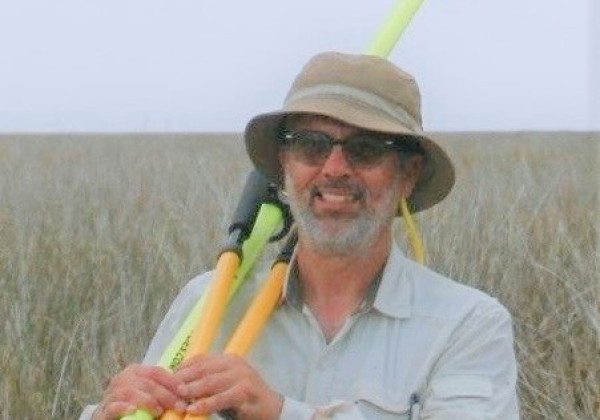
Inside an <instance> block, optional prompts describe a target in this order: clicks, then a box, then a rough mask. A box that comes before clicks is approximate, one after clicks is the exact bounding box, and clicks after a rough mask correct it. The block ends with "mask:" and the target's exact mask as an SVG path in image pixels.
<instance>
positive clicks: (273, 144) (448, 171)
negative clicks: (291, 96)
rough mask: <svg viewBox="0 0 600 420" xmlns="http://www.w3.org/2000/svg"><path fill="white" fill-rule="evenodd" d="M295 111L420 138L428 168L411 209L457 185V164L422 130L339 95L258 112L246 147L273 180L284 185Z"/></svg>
mask: <svg viewBox="0 0 600 420" xmlns="http://www.w3.org/2000/svg"><path fill="white" fill-rule="evenodd" d="M293 114H312V115H322V116H326V117H330V118H333V119H336V120H339V121H342V122H344V123H346V124H349V125H352V126H356V127H360V128H362V129H365V130H370V131H377V132H382V133H389V134H399V135H409V136H413V137H415V138H418V139H419V141H420V144H421V145H422V147H423V150H424V151H425V159H424V168H423V171H422V173H421V177H420V178H419V180H418V181H417V183H416V185H415V188H414V189H413V193H412V194H411V196H410V197H409V199H408V202H409V208H410V209H411V212H419V211H422V210H425V209H427V208H430V207H431V206H433V205H435V204H437V203H438V202H440V201H442V200H443V199H444V198H445V197H446V196H447V195H448V193H449V192H450V190H451V189H452V186H453V185H454V179H455V173H454V166H453V165H452V162H451V161H450V158H449V157H448V155H447V154H446V152H444V150H443V149H442V148H441V147H440V146H439V145H438V144H437V143H436V142H435V141H433V140H432V139H431V138H429V137H428V136H426V135H425V134H423V132H422V131H415V130H412V129H409V128H407V127H405V126H404V125H402V124H401V123H399V122H398V121H397V120H396V119H394V118H391V117H389V116H388V115H386V114H385V113H381V112H374V111H373V109H372V108H371V107H368V106H364V105H362V104H360V103H357V102H356V101H351V100H348V101H344V100H340V98H339V97H331V98H327V97H320V98H318V100H315V99H314V98H307V99H305V100H300V101H295V102H293V103H291V104H287V105H286V107H285V109H284V110H280V111H276V112H270V113H265V114H261V115H258V116H256V117H254V118H253V119H251V120H250V121H249V122H248V124H247V126H246V130H245V136H244V137H245V142H246V150H247V152H248V155H249V157H250V159H251V160H252V162H253V164H254V166H255V167H256V168H257V169H258V170H259V171H261V172H262V173H263V174H264V175H265V176H266V177H267V178H269V179H270V180H271V181H272V182H275V183H277V184H278V185H282V183H283V171H282V168H281V164H280V160H279V142H280V139H279V136H278V134H279V130H280V128H281V124H282V122H283V120H284V118H285V117H286V116H288V115H293Z"/></svg>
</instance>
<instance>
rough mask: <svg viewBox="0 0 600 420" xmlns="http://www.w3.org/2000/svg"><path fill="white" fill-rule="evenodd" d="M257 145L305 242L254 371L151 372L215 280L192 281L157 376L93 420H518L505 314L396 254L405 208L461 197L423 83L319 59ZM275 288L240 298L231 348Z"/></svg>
mask: <svg viewBox="0 0 600 420" xmlns="http://www.w3.org/2000/svg"><path fill="white" fill-rule="evenodd" d="M245 140H246V145H247V150H248V153H249V156H250V158H251V159H252V161H253V163H254V165H255V166H256V167H257V168H258V169H259V170H260V171H262V172H263V173H264V174H265V175H267V176H268V177H270V178H271V179H272V180H274V181H275V182H278V183H279V184H280V185H282V187H283V188H284V190H285V192H286V193H287V196H288V198H289V203H290V206H291V209H292V214H293V216H294V220H295V223H296V227H297V230H298V244H297V247H296V250H295V254H294V258H293V260H292V263H291V264H290V270H289V273H288V277H287V281H286V287H285V290H284V296H283V297H282V301H281V303H280V305H279V306H278V307H277V308H276V310H275V312H274V314H273V316H272V318H271V320H270V322H269V324H268V325H267V326H266V328H265V331H264V333H263V334H262V336H261V338H260V340H259V343H258V344H257V345H256V346H255V348H254V349H253V350H252V352H251V354H250V355H249V357H248V359H247V360H242V359H240V358H236V357H232V356H223V355H218V354H212V355H208V356H201V357H197V358H194V359H192V360H190V361H188V362H187V363H185V364H184V365H183V366H182V367H181V368H180V369H178V370H177V371H176V372H175V373H172V374H171V373H168V372H166V371H164V370H162V369H160V368H157V367H152V366H149V365H151V364H153V363H155V362H156V361H157V360H158V358H159V357H160V355H161V353H162V351H163V350H164V348H165V346H166V345H167V344H168V342H169V341H170V339H171V338H172V336H173V334H174V333H175V331H176V330H177V328H178V326H179V325H180V323H181V322H182V321H183V319H184V318H185V316H186V314H187V313H188V311H189V310H190V308H191V306H192V305H193V304H194V303H195V302H196V300H197V299H198V298H199V296H201V294H202V292H203V290H204V289H205V287H206V284H207V282H208V281H209V279H210V274H205V275H202V276H200V277H198V278H196V279H194V280H192V281H191V282H190V283H189V284H188V285H187V286H186V287H185V288H184V289H183V291H182V292H181V294H180V295H179V296H178V297H177V299H176V300H175V302H174V303H173V305H172V307H171V309H170V311H169V313H168V314H167V316H166V317H165V319H164V321H163V322H162V324H161V326H160V328H159V330H158V332H157V334H156V336H155V337H154V340H153V341H152V343H151V345H150V347H149V349H148V353H147V355H146V358H145V361H144V362H145V365H132V366H130V367H128V368H126V369H125V370H124V371H123V372H121V373H120V374H118V375H116V376H115V377H114V378H113V379H112V381H111V382H110V384H109V386H108V388H107V390H106V392H105V394H104V397H103V399H102V402H101V403H100V405H99V406H98V407H97V408H96V409H95V413H94V418H95V419H112V418H118V417H119V416H121V415H123V414H125V413H129V412H132V411H133V410H135V408H136V407H144V408H146V409H147V410H149V411H151V412H152V413H154V414H155V415H158V414H160V413H161V412H163V411H164V410H166V409H169V408H173V409H176V410H179V411H182V412H183V411H186V410H187V411H189V412H192V413H207V414H209V413H218V412H220V413H227V414H228V415H229V416H235V417H237V418H240V419H277V418H281V419H311V418H336V419H338V418H339V419H356V418H366V419H371V418H380V419H387V418H390V419H391V418H427V419H488V418H489V419H503V420H506V419H516V418H518V405H517V397H516V362H515V357H514V352H513V337H512V327H511V320H510V316H509V314H508V313H507V311H506V310H505V309H504V308H503V307H502V306H501V305H500V304H499V303H498V302H497V301H496V300H494V299H492V298H490V297H489V296H487V295H485V294H484V293H482V292H479V291H477V290H474V289H471V288H469V287H466V286H463V285H460V284H458V283H455V282H454V281H452V280H449V279H446V278H444V277H442V276H441V275H439V274H436V273H434V272H432V271H430V270H428V269H427V268H425V267H423V266H421V265H419V264H417V263H415V262H413V261H411V260H409V259H408V258H406V257H405V256H403V255H402V253H401V252H400V251H399V249H398V248H397V246H396V245H395V244H394V243H393V240H392V224H393V221H394V218H395V217H396V216H397V215H398V210H397V209H398V203H399V201H400V200H401V199H407V200H408V203H409V205H410V207H411V208H412V210H413V211H421V210H424V209H426V208H428V207H431V206H432V205H434V204H436V203H438V202H439V201H441V200H442V199H443V198H444V197H445V196H446V195H447V194H448V193H449V191H450V189H451V187H452V185H453V183H454V170H453V167H452V164H451V162H450V160H449V158H448V157H447V155H446V154H445V153H444V151H443V150H442V149H441V148H440V147H439V146H438V145H437V144H436V143H435V142H434V141H433V140H431V139H429V138H428V137H427V136H425V135H424V134H423V132H422V128H421V115H420V95H419V91H418V87H417V85H416V83H415V81H414V80H413V78H412V77H411V76H410V75H408V74H406V73H405V72H403V71H402V70H400V69H398V68H397V67H395V66H394V65H392V64H391V63H389V62H388V61H386V60H384V59H381V58H377V57H372V56H362V55H348V54H341V53H324V54H320V55H318V56H316V57H314V58H313V59H312V60H311V61H310V62H309V63H308V64H307V65H306V66H305V67H304V69H303V70H302V72H301V73H300V74H299V76H298V77H297V79H296V80H295V82H294V84H293V86H292V88H291V90H290V92H289V94H288V96H287V98H286V100H285V104H284V107H283V109H282V110H280V111H278V112H274V113H269V114H263V115H259V116H257V117H255V118H254V119H252V120H251V121H250V122H249V124H248V126H247V128H246V132H245ZM261 279H264V275H257V276H256V279H252V280H249V282H250V284H249V285H248V286H245V287H244V290H243V291H242V292H240V296H238V297H237V298H236V302H235V303H234V304H233V305H232V306H233V309H232V311H231V312H230V313H228V315H227V317H226V320H225V322H224V327H223V332H222V334H221V335H222V337H221V341H223V340H226V338H227V337H228V336H229V334H230V332H231V331H232V329H233V328H234V326H235V325H236V324H237V321H238V320H239V318H240V314H241V313H242V312H243V309H244V308H245V307H246V305H247V302H248V301H249V300H250V298H251V296H252V295H253V293H254V291H255V289H256V288H257V287H258V286H257V285H258V281H260V280H261ZM91 411H92V409H91V408H90V409H89V410H87V414H86V413H84V415H82V418H87V417H86V416H89V415H90V414H89V413H91ZM215 416H216V414H215Z"/></svg>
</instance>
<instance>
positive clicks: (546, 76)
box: [0, 0, 600, 132]
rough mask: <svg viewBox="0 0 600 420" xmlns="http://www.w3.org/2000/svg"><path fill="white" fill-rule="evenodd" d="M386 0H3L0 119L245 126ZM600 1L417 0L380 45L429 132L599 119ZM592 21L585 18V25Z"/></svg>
mask: <svg viewBox="0 0 600 420" xmlns="http://www.w3.org/2000/svg"><path fill="white" fill-rule="evenodd" d="M395 4H396V3H395V0H385V1H384V0H301V1H293V2H292V1H282V0H254V1H247V2H246V1H226V0H169V1H167V0H162V1H161V0H0V132H26V131H29V132H31V131H43V132H48V131H108V132H119V131H121V132H122V131H240V130H242V129H243V127H244V125H245V123H246V121H247V120H248V119H249V118H250V117H252V116H253V115H255V114H258V113H261V112H265V111H270V110H273V109H276V108H277V107H279V105H280V104H281V101H282V99H283V97H284V95H285V93H286V91H287V89H288V87H289V84H290V83H291V81H292V79H293V78H294V77H295V75H296V74H297V72H298V71H299V69H300V67H301V66H302V65H303V64H304V63H305V62H306V61H307V60H308V59H309V58H310V57H311V56H312V55H314V54H316V53H318V52H320V51H324V50H340V51H346V52H363V51H365V50H366V48H367V47H368V46H369V44H370V43H371V41H372V39H373V38H374V36H375V34H376V33H377V30H378V29H379V27H380V25H381V24H382V23H383V22H384V20H385V18H386V17H387V15H388V13H389V12H390V11H391V10H392V9H393V7H394V5H395ZM599 15H600V6H599V3H598V0H487V1H485V0H437V1H434V0H426V1H425V3H424V4H423V6H422V7H421V9H420V10H419V12H418V13H417V15H416V17H415V19H414V21H413V22H412V24H411V25H410V27H409V28H408V30H407V32H406V33H405V34H404V35H403V37H402V38H401V39H400V41H399V43H398V45H397V46H396V48H395V49H394V50H393V52H392V54H391V56H390V59H391V60H392V61H394V62H395V63H396V64H399V65H400V66H401V67H403V68H404V69H405V70H407V71H409V72H410V73H412V74H413V75H414V76H415V77H416V78H417V80H418V82H419V83H420V85H421V90H422V94H423V114H424V125H425V129H426V130H434V131H438V130H442V131H446V130H452V131H453V130H563V129H568V130H591V129H593V130H600V29H599V28H598V26H599V25H600V18H599ZM592 22H594V23H592Z"/></svg>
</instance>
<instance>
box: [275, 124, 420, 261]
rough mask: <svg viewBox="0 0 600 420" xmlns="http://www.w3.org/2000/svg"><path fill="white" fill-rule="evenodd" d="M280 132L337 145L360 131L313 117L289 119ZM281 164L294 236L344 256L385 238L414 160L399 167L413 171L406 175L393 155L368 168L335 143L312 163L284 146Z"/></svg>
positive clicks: (412, 176)
mask: <svg viewBox="0 0 600 420" xmlns="http://www.w3.org/2000/svg"><path fill="white" fill-rule="evenodd" d="M286 128H287V130H289V131H290V132H302V131H304V130H310V131H316V132H321V133H325V134H327V135H328V136H330V137H331V138H332V139H334V140H338V141H345V140H346V139H348V138H349V136H354V135H356V134H358V133H360V132H361V130H360V129H358V128H356V127H353V126H350V125H347V124H344V123H342V122H339V121H337V120H333V119H330V118H325V117H315V116H300V117H294V118H293V119H290V120H289V121H288V122H287V125H286ZM415 159H416V158H415ZM281 163H282V167H283V170H284V174H285V188H286V191H287V193H288V196H289V200H290V207H291V210H292V213H293V215H294V219H295V221H296V224H297V225H298V228H299V231H300V233H301V234H304V236H305V237H306V238H307V240H308V242H309V243H310V245H311V246H312V247H314V248H315V249H316V250H317V251H319V252H320V253H323V254H328V255H345V254H350V253H354V252H357V251H362V250H364V249H365V248H368V247H370V246H372V245H373V244H374V243H375V242H376V241H378V240H382V239H383V238H387V237H389V232H390V229H391V224H392V221H393V219H394V217H395V214H396V210H397V204H398V202H399V200H400V198H402V197H408V196H409V195H410V193H411V192H412V188H413V186H414V180H415V179H416V177H417V175H418V172H417V169H418V164H419V163H420V161H419V162H416V163H411V162H409V163H408V164H406V165H402V167H408V168H410V167H411V166H414V167H415V169H409V170H407V171H406V173H404V171H401V170H400V168H401V166H400V158H399V156H398V154H397V153H395V152H389V153H386V154H385V155H383V156H382V157H381V158H380V159H378V160H377V161H375V162H373V163H370V164H369V165H356V164H353V163H350V162H349V161H348V159H347V157H346V156H345V154H344V152H343V151H342V147H341V146H340V145H335V146H334V147H333V149H332V150H331V153H330V154H329V155H328V156H327V157H326V158H324V159H321V160H317V161H313V162H311V161H307V159H305V156H302V155H300V154H299V153H298V152H297V151H294V150H293V149H291V148H286V147H284V148H283V151H282V153H281ZM411 172H414V173H411ZM386 235H388V236H386Z"/></svg>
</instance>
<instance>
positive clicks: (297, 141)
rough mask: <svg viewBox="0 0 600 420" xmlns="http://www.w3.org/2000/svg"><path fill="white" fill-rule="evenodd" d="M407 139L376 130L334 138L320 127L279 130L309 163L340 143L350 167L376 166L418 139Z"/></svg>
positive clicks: (287, 144)
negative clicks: (313, 129) (343, 137)
mask: <svg viewBox="0 0 600 420" xmlns="http://www.w3.org/2000/svg"><path fill="white" fill-rule="evenodd" d="M410 141H411V143H406V142H405V140H404V139H402V140H401V139H399V138H398V137H397V136H391V135H384V134H375V133H358V134H354V135H351V136H348V137H346V138H345V139H344V140H335V139H333V138H332V137H331V136H329V135H328V134H325V133H323V132H320V131H310V130H300V131H284V132H283V133H282V143H283V146H284V148H285V149H286V150H288V151H290V152H291V153H293V154H294V155H295V157H296V158H298V159H299V160H301V161H302V162H304V163H305V164H307V165H311V166H319V165H322V164H324V163H325V161H326V160H327V158H328V157H329V155H330V154H331V151H332V150H333V146H335V145H340V146H341V148H342V152H343V153H344V157H345V158H346V160H347V161H348V163H350V165H352V166H353V167H362V168H364V167H369V166H375V165H377V164H379V163H380V162H381V161H382V160H383V158H384V157H385V156H387V155H388V154H389V153H391V152H408V151H410V150H409V149H410V148H414V147H415V143H418V140H416V139H413V138H410ZM407 146H411V147H407ZM416 146H418V144H416ZM419 147H420V146H419Z"/></svg>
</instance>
